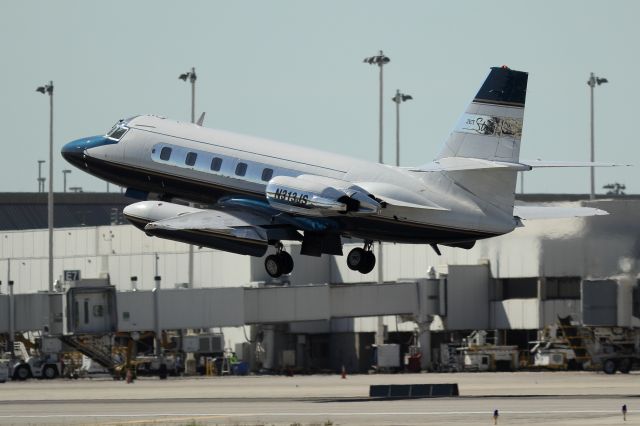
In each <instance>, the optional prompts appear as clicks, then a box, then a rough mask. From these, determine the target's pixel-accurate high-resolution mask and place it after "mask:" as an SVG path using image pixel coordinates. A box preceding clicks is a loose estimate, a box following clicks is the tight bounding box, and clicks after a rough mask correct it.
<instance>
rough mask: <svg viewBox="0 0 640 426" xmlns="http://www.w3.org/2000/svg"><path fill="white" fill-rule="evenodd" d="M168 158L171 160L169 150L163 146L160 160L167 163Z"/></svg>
mask: <svg viewBox="0 0 640 426" xmlns="http://www.w3.org/2000/svg"><path fill="white" fill-rule="evenodd" d="M169 158H171V148H169V147H168V146H165V147H164V148H162V149H161V150H160V159H161V160H163V161H169Z"/></svg>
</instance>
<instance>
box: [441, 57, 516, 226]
mask: <svg viewBox="0 0 640 426" xmlns="http://www.w3.org/2000/svg"><path fill="white" fill-rule="evenodd" d="M527 77H528V74H527V73H526V72H522V71H514V70H511V69H509V68H507V67H504V66H503V67H501V68H498V67H495V68H491V71H490V72H489V75H488V76H487V78H486V80H485V81H484V83H483V84H482V87H481V88H480V90H479V91H478V94H477V95H476V96H475V98H474V99H473V100H472V101H471V103H470V104H469V106H467V109H466V110H465V112H464V114H462V117H460V119H459V120H458V123H457V124H456V127H455V128H454V129H453V131H452V132H451V135H450V136H449V138H448V139H447V140H446V142H445V144H444V147H443V148H442V150H441V151H440V153H439V154H438V155H437V157H436V161H437V160H440V159H444V158H456V157H458V158H459V157H463V158H472V159H481V160H488V161H498V162H503V163H517V162H518V160H519V156H520V138H521V137H522V121H523V117H524V104H525V98H526V94H527ZM447 173H448V174H449V176H450V177H451V178H452V179H453V180H454V181H455V182H456V183H457V184H458V185H459V186H462V187H463V188H464V189H466V190H468V191H470V192H472V193H474V194H475V195H476V196H478V197H481V198H483V199H484V200H486V201H488V202H490V203H491V204H493V205H495V206H496V207H498V208H500V209H501V210H503V211H506V212H509V214H511V212H512V211H513V201H514V195H515V187H516V180H517V171H516V170H513V169H509V168H496V169H492V168H489V169H482V170H469V171H451V172H447Z"/></svg>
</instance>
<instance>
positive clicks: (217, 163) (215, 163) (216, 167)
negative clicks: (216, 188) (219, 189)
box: [211, 157, 222, 172]
mask: <svg viewBox="0 0 640 426" xmlns="http://www.w3.org/2000/svg"><path fill="white" fill-rule="evenodd" d="M221 167H222V158H220V157H213V159H212V160H211V170H213V171H214V172H219V171H220V168H221Z"/></svg>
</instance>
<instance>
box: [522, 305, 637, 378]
mask: <svg viewBox="0 0 640 426" xmlns="http://www.w3.org/2000/svg"><path fill="white" fill-rule="evenodd" d="M532 343H535V346H534V347H533V348H532V349H531V353H532V354H533V355H534V366H536V367H545V368H561V369H589V370H598V369H601V370H602V371H603V372H605V373H607V374H614V373H615V372H616V371H620V372H621V373H623V374H626V373H629V372H630V371H631V370H633V369H634V368H638V366H640V330H639V329H637V328H632V327H610V326H609V327H604V326H586V325H581V324H579V323H577V322H575V321H573V320H572V318H571V317H570V316H568V317H564V318H559V319H558V324H557V325H553V326H549V327H546V328H545V330H544V331H543V334H542V338H541V340H540V341H536V342H532Z"/></svg>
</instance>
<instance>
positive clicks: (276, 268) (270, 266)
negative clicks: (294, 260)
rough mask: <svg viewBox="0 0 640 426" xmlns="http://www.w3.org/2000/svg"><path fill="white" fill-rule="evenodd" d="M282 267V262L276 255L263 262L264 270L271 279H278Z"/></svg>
mask: <svg viewBox="0 0 640 426" xmlns="http://www.w3.org/2000/svg"><path fill="white" fill-rule="evenodd" d="M283 266H284V265H282V261H281V260H280V257H279V256H278V255H277V254H270V255H269V256H267V258H266V259H265V260H264V269H266V270H267V274H269V275H271V276H272V277H273V278H278V277H279V276H281V275H282V271H283V270H284V268H283Z"/></svg>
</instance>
